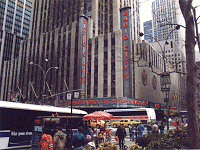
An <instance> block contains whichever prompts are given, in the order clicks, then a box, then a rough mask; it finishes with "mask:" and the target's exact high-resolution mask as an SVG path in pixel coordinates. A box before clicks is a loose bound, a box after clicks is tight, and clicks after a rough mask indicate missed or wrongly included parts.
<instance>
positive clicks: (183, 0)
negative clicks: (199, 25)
mask: <svg viewBox="0 0 200 150" xmlns="http://www.w3.org/2000/svg"><path fill="white" fill-rule="evenodd" d="M179 5H180V8H181V11H182V14H183V17H184V19H185V23H186V35H185V48H186V62H187V78H186V101H187V111H188V135H189V138H190V139H191V142H190V145H189V148H191V149H199V148H200V140H199V126H198V120H199V114H198V106H197V98H196V87H197V82H196V81H197V66H196V62H195V44H196V42H195V32H194V19H193V15H192V13H191V9H192V0H179Z"/></svg>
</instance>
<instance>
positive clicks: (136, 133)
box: [135, 124, 138, 139]
mask: <svg viewBox="0 0 200 150" xmlns="http://www.w3.org/2000/svg"><path fill="white" fill-rule="evenodd" d="M135 137H136V139H137V137H138V124H136V126H135Z"/></svg>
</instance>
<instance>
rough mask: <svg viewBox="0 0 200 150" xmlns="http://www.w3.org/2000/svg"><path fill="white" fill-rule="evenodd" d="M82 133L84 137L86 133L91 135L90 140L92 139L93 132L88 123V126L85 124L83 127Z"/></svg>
mask: <svg viewBox="0 0 200 150" xmlns="http://www.w3.org/2000/svg"><path fill="white" fill-rule="evenodd" d="M83 134H84V135H85V137H86V136H87V135H90V136H91V141H93V138H94V132H93V130H92V128H91V126H90V125H88V126H87V129H85V130H84V131H83Z"/></svg>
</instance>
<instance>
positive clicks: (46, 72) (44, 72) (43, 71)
mask: <svg viewBox="0 0 200 150" xmlns="http://www.w3.org/2000/svg"><path fill="white" fill-rule="evenodd" d="M45 61H48V59H45ZM29 64H30V65H36V66H38V67H39V68H40V69H41V70H42V73H43V76H44V85H43V92H42V105H43V102H44V100H45V84H46V77H47V74H48V72H49V70H50V69H58V67H50V68H49V69H47V71H45V70H44V69H43V68H42V67H41V66H40V65H39V64H36V63H33V62H30V63H29ZM49 90H50V89H49Z"/></svg>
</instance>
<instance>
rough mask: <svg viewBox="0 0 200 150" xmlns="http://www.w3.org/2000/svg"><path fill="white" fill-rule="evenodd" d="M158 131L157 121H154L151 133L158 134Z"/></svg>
mask: <svg viewBox="0 0 200 150" xmlns="http://www.w3.org/2000/svg"><path fill="white" fill-rule="evenodd" d="M158 132H159V127H158V122H156V123H154V125H153V126H152V133H153V134H158Z"/></svg>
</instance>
